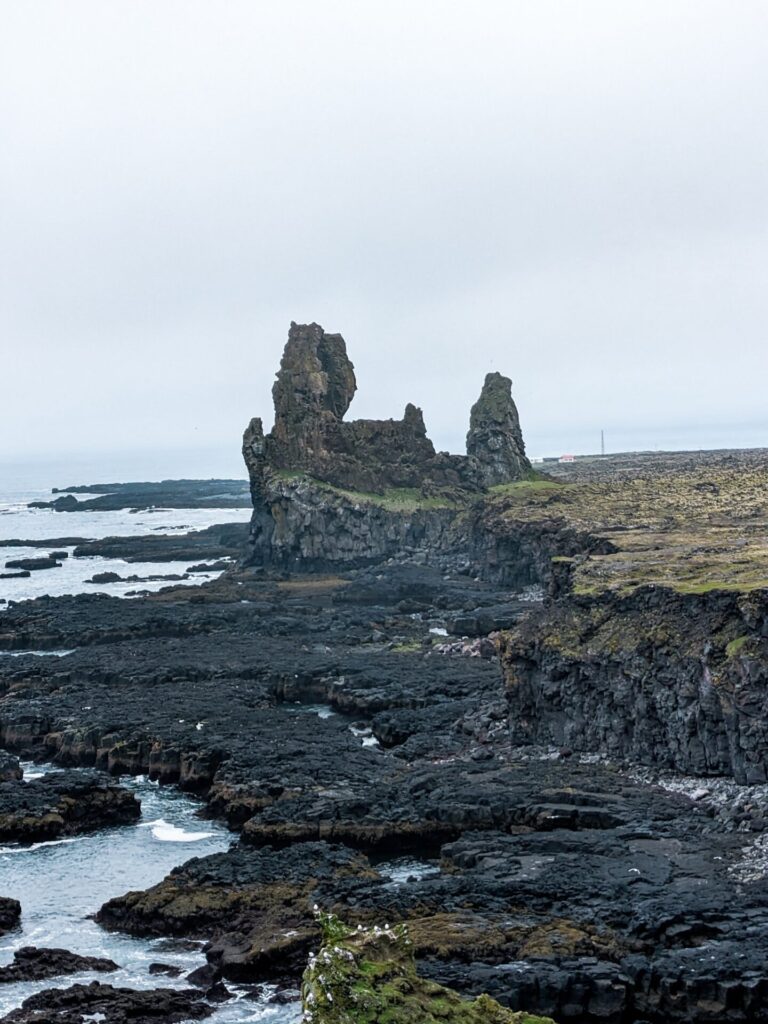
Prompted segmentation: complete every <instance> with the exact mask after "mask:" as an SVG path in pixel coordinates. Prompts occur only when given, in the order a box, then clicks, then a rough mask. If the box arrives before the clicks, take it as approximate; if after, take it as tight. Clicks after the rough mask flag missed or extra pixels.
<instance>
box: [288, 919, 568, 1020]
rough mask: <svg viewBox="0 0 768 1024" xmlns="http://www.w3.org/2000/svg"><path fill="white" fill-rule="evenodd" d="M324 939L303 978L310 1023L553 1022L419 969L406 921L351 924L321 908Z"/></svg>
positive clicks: (304, 998) (305, 1011)
mask: <svg viewBox="0 0 768 1024" xmlns="http://www.w3.org/2000/svg"><path fill="white" fill-rule="evenodd" d="M318 917H319V920H320V924H321V926H322V929H323V945H322V947H321V949H320V952H319V953H318V954H317V956H311V957H310V961H309V966H308V967H307V969H306V971H305V972H304V981H303V984H302V1005H303V1008H304V1017H303V1020H304V1021H305V1022H306V1024H552V1022H551V1021H550V1020H549V1018H545V1017H534V1016H531V1015H530V1014H527V1013H519V1012H513V1011H512V1010H507V1009H505V1008H504V1007H503V1006H501V1005H500V1004H499V1003H497V1002H496V1001H495V1000H493V999H491V998H489V997H488V996H485V995H482V996H479V997H478V998H477V999H473V1000H468V999H462V997H461V996H460V995H458V994H457V993H456V992H453V991H452V990H451V989H448V988H444V987H443V986H442V985H438V984H437V983H435V982H433V981H427V980H426V979H425V978H421V977H419V975H418V974H417V973H416V967H415V964H414V960H413V952H412V944H411V940H410V938H409V937H408V931H407V929H406V927H405V926H404V925H398V926H397V927H395V928H389V927H388V926H384V927H383V928H382V927H378V926H374V927H372V928H358V929H357V930H356V931H353V930H352V929H350V928H348V927H347V926H346V925H344V924H343V923H342V922H341V921H340V920H339V919H338V918H337V917H334V916H333V915H330V914H322V913H321V914H319V915H318Z"/></svg>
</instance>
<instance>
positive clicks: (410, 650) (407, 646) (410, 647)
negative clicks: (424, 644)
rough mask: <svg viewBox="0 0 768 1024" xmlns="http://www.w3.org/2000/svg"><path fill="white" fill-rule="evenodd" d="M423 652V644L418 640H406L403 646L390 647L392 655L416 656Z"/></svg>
mask: <svg viewBox="0 0 768 1024" xmlns="http://www.w3.org/2000/svg"><path fill="white" fill-rule="evenodd" d="M420 650H421V643H420V642H419V641H418V640H406V641H404V642H403V643H401V644H395V646H394V647H390V652H391V653H392V654H415V653H416V652H417V651H420Z"/></svg>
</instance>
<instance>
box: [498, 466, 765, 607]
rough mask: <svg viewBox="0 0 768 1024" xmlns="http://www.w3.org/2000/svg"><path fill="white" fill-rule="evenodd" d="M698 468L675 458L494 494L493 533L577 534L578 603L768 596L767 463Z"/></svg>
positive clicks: (516, 486) (506, 488)
mask: <svg viewBox="0 0 768 1024" xmlns="http://www.w3.org/2000/svg"><path fill="white" fill-rule="evenodd" d="M697 458H698V459H699V462H700V464H699V465H697V464H696V461H695V459H694V458H693V457H687V456H681V460H680V461H677V462H676V460H675V459H671V458H670V459H667V460H665V462H664V464H663V465H661V466H660V467H657V468H656V469H653V471H651V470H650V469H647V468H645V469H643V470H642V472H643V474H644V475H637V476H630V475H626V476H612V477H609V478H606V479H594V478H592V479H585V480H584V481H576V482H568V483H565V484H562V485H560V484H557V483H551V482H548V481H539V482H535V481H534V482H528V481H522V482H520V483H517V484H510V485H506V486H504V487H500V488H494V491H493V493H492V496H491V500H490V501H489V502H488V512H489V526H490V528H492V529H494V530H495V531H499V530H500V531H502V532H503V531H504V530H509V532H510V534H512V535H514V533H515V532H516V531H518V530H519V529H520V527H521V525H525V526H529V525H532V526H534V527H535V526H536V525H537V524H541V526H542V527H543V528H544V529H545V530H546V532H547V533H548V534H550V535H551V534H552V532H553V527H554V528H558V529H560V530H562V531H563V533H564V534H568V533H570V534H571V536H572V538H573V541H572V543H573V552H567V553H568V554H571V553H573V554H577V553H579V554H581V556H582V557H580V558H579V561H578V564H577V565H576V566H575V567H574V568H575V571H574V576H573V588H574V593H576V594H579V595H587V596H589V595H597V594H600V593H602V592H605V591H610V592H613V593H619V594H628V593H631V592H632V591H633V590H635V589H637V588H638V587H642V586H646V585H655V586H659V587H667V588H670V589H672V590H675V591H677V592H679V593H683V594H708V593H712V592H715V591H718V590H726V591H739V592H744V593H749V592H750V591H753V590H759V589H768V453H766V452H754V453H739V454H738V455H734V454H733V453H726V454H725V455H719V454H718V453H705V454H704V455H698V456H697ZM677 465H680V466H681V467H682V468H680V469H677V468H676V466H677ZM638 472H640V471H639V470H638ZM601 551H602V553H599V552H601Z"/></svg>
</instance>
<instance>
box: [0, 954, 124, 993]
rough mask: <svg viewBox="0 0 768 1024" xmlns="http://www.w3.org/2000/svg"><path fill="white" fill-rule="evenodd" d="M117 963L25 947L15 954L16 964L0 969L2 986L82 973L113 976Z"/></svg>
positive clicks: (101, 958)
mask: <svg viewBox="0 0 768 1024" xmlns="http://www.w3.org/2000/svg"><path fill="white" fill-rule="evenodd" d="M118 969H119V968H118V965H117V964H116V963H115V962H114V960H108V959H106V958H104V957H95V956H80V955H79V954H77V953H72V952H70V951H69V950H68V949H50V948H45V949H38V948H37V947H35V946H22V948H21V949H17V950H16V952H15V953H14V954H13V961H12V962H11V963H10V964H8V965H7V966H5V967H0V984H10V983H11V982H15V981H43V980H44V979H46V978H56V977H58V976H59V975H62V974H77V973H78V972H80V971H97V972H99V973H106V974H108V973H110V972H111V971H116V970H118Z"/></svg>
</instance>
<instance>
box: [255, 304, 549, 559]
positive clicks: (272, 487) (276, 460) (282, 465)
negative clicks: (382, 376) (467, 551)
mask: <svg viewBox="0 0 768 1024" xmlns="http://www.w3.org/2000/svg"><path fill="white" fill-rule="evenodd" d="M511 386H512V385H511V381H509V380H508V378H506V377H502V376H501V375H500V374H489V375H488V377H487V378H486V381H485V385H484V387H483V390H482V393H481V395H480V398H479V399H478V401H477V403H476V404H475V406H474V407H473V409H472V415H471V420H470V431H469V434H468V437H467V454H466V455H451V454H449V453H447V452H437V451H436V450H435V447H434V445H433V444H432V442H431V441H430V440H429V438H428V437H427V431H426V427H425V425H424V417H423V415H422V412H421V410H420V409H418V408H417V407H416V406H414V405H411V404H410V403H409V404H408V405H407V406H406V408H405V413H404V415H403V418H402V419H399V420H396V419H388V420H352V421H349V422H347V421H345V420H344V416H345V415H346V413H347V411H348V409H349V406H350V403H351V401H352V399H353V397H354V394H355V391H356V390H357V381H356V378H355V372H354V367H353V365H352V363H351V361H350V359H349V357H348V355H347V350H346V344H345V342H344V339H343V338H342V337H341V335H340V334H328V333H326V332H325V331H324V330H323V328H322V327H320V326H319V325H318V324H295V323H292V324H291V328H290V331H289V335H288V342H287V344H286V346H285V350H284V352H283V357H282V361H281V364H280V370H279V372H278V374H277V380H276V381H275V384H274V387H273V389H272V396H273V400H274V406H275V423H274V427H273V429H272V430H271V431H270V432H269V433H268V434H265V433H264V429H263V425H262V421H261V419H259V418H255V419H253V420H251V422H250V424H249V425H248V427H247V429H246V431H245V434H244V437H243V457H244V459H245V463H246V466H247V468H248V474H249V478H250V483H251V495H252V499H253V505H254V515H253V523H252V540H251V555H250V559H249V561H250V562H251V564H263V565H277V566H281V567H284V568H305V569H308V568H320V567H322V566H326V567H341V566H345V565H346V566H351V565H360V564H365V563H367V562H375V561H377V560H380V559H382V558H388V557H393V556H396V555H398V554H402V553H405V554H408V553H413V552H414V551H415V550H418V551H421V552H427V551H428V552H431V553H433V554H434V553H436V552H439V551H441V550H442V548H443V544H444V541H445V540H446V538H447V536H448V534H449V533H450V535H451V537H452V538H453V540H454V541H455V539H456V537H457V536H458V534H457V531H456V530H455V529H454V526H455V521H456V519H457V515H458V513H459V512H461V511H463V510H465V509H466V508H467V506H468V505H469V504H471V502H472V500H473V499H476V498H477V497H479V496H480V495H482V494H483V493H484V491H485V490H486V489H487V488H488V487H491V486H495V485H498V484H504V483H511V482H513V481H515V480H519V479H522V478H523V477H524V476H525V475H526V474H529V473H530V472H531V467H530V463H529V462H528V459H527V458H526V455H525V446H524V444H523V438H522V433H521V430H520V423H519V418H518V414H517V409H516V407H515V403H514V401H513V399H512V391H511Z"/></svg>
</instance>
